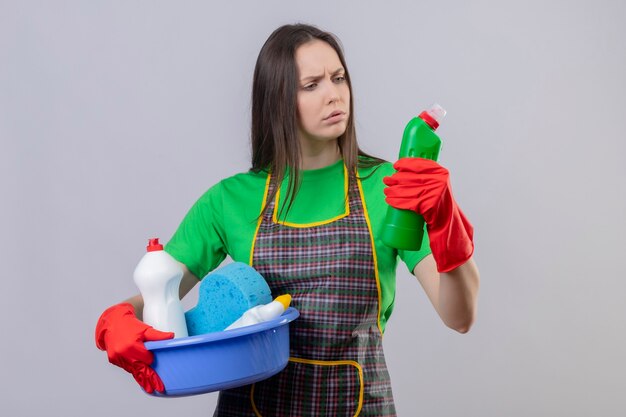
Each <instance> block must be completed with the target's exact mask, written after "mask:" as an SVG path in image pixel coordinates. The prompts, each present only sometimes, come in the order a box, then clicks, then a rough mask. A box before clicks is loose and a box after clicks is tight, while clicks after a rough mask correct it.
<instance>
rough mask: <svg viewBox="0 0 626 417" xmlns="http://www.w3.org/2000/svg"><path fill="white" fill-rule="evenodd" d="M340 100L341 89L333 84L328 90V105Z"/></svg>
mask: <svg viewBox="0 0 626 417" xmlns="http://www.w3.org/2000/svg"><path fill="white" fill-rule="evenodd" d="M339 98H340V95H339V88H337V86H336V85H334V84H331V85H330V87H329V89H328V104H331V103H334V102H336V101H339Z"/></svg>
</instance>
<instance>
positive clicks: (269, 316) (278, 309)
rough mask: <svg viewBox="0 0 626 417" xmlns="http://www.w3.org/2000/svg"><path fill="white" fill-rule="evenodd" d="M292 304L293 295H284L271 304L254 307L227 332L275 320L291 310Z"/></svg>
mask: <svg viewBox="0 0 626 417" xmlns="http://www.w3.org/2000/svg"><path fill="white" fill-rule="evenodd" d="M290 303H291V295H289V294H284V295H280V296H278V297H276V299H275V300H274V301H272V302H271V303H269V304H262V305H259V306H256V307H252V308H251V309H250V310H248V311H246V312H245V313H243V315H242V316H241V317H239V318H238V319H237V320H236V321H235V322H234V323H233V324H231V325H230V326H228V327H227V328H226V329H225V330H232V329H238V328H240V327H245V326H251V325H253V324H257V323H263V322H264V321H269V320H273V319H275V318H276V317H278V316H280V315H281V314H283V313H284V312H285V310H287V308H289V304H290Z"/></svg>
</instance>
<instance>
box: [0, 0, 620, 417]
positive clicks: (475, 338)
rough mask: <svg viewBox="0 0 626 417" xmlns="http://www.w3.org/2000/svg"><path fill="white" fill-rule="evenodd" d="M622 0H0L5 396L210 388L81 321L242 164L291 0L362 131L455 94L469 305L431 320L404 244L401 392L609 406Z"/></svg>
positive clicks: (445, 128) (390, 134) (115, 405)
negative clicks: (314, 31)
mask: <svg viewBox="0 0 626 417" xmlns="http://www.w3.org/2000/svg"><path fill="white" fill-rule="evenodd" d="M625 5H626V3H624V2H621V1H595V2H592V1H541V2H540V1H532V0H531V1H525V2H506V1H473V2H470V1H466V2H462V1H439V2H421V1H412V2H392V1H389V2H384V3H383V2H373V1H322V0H318V1H315V2H295V1H292V2H287V1H284V2H280V1H270V0H265V1H259V2H257V1H231V2H219V3H218V2H201V1H195V2H194V1H177V2H164V1H124V2H122V1H106V2H105V1H90V2H80V1H55V2H51V1H50V2H49V1H39V2H36V1H12V2H10V1H7V0H2V1H0V140H1V148H0V186H1V188H0V192H1V194H0V195H1V197H2V203H1V204H0V230H1V231H2V238H1V239H0V256H1V259H2V267H1V271H2V274H1V277H2V278H1V279H2V294H3V297H2V300H3V301H2V303H0V329H1V330H0V335H1V336H0V338H1V339H0V369H1V370H2V371H1V373H2V375H3V377H2V380H3V381H2V384H1V389H0V397H1V401H0V414H2V415H3V416H40V415H53V416H86V415H89V416H112V415H121V416H130V415H142V416H150V417H157V416H167V417H171V416H174V415H181V416H206V415H211V414H212V410H213V408H214V405H215V401H216V397H217V395H216V394H207V395H201V396H196V397H188V398H182V399H158V398H152V397H149V396H147V395H144V394H143V393H142V392H141V391H140V389H139V388H138V387H137V385H136V384H135V382H134V380H133V379H132V378H131V377H130V375H128V374H126V373H125V372H123V371H122V370H120V369H118V368H116V367H114V366H112V365H110V364H109V363H108V362H107V360H106V355H105V354H104V353H103V352H101V351H99V350H97V349H96V347H95V345H94V340H93V339H94V337H93V332H94V327H95V323H96V320H97V318H98V316H99V315H100V313H101V312H102V311H103V310H104V309H105V308H106V307H108V306H109V305H111V304H114V303H117V302H119V301H121V300H123V299H125V298H127V297H128V296H130V295H133V294H135V293H136V291H137V290H136V288H135V286H134V283H133V282H132V271H133V269H134V267H135V265H136V263H137V262H138V260H139V259H140V257H141V256H142V254H143V251H144V248H145V244H146V239H147V238H148V237H152V236H160V237H161V238H162V240H165V241H166V240H168V239H169V237H170V236H171V235H172V233H173V232H174V230H175V229H176V227H177V226H178V223H179V222H180V220H181V219H182V217H183V216H184V214H185V213H186V211H187V210H188V209H189V207H190V206H191V205H192V204H193V202H194V201H195V200H196V199H197V198H198V197H199V196H200V195H201V194H202V193H203V192H204V191H205V190H206V189H207V188H208V187H209V186H211V185H212V184H214V183H215V182H217V181H218V180H220V179H221V178H223V177H225V176H228V175H232V174H234V173H236V172H240V171H245V170H246V169H247V168H248V167H249V159H250V151H249V120H250V117H249V113H250V90H251V79H252V71H253V68H254V63H255V60H256V56H257V54H258V52H259V49H260V47H261V45H262V44H263V42H264V41H265V39H266V38H267V36H268V35H269V34H270V33H271V32H272V31H273V30H274V29H275V28H276V27H278V26H279V25H281V24H285V23H294V22H305V23H311V24H315V25H317V26H319V27H321V28H322V29H325V30H328V31H331V32H333V33H335V34H336V35H337V36H338V37H339V38H340V39H341V41H342V42H343V45H344V47H345V53H346V58H347V61H348V66H349V69H350V71H351V74H352V78H353V87H354V91H353V96H354V98H355V103H356V111H355V116H356V121H357V129H358V130H357V132H358V135H359V140H360V143H361V146H362V148H363V149H364V150H365V151H367V152H370V153H373V154H376V155H378V156H381V157H383V158H385V159H388V160H394V159H395V157H396V154H397V151H398V148H399V144H400V139H401V135H402V130H403V128H404V125H405V124H406V122H408V120H410V118H412V117H413V116H414V115H415V114H416V113H418V112H419V111H421V110H422V109H424V108H425V107H427V106H429V105H430V104H431V103H433V102H438V103H440V104H441V105H443V106H444V107H445V108H446V109H447V110H448V116H447V117H446V119H445V120H444V122H443V124H442V126H441V127H440V130H439V133H440V135H441V137H442V139H443V141H444V143H445V144H444V149H443V150H442V155H441V159H440V162H441V163H442V164H443V165H445V166H446V167H448V168H449V169H450V171H451V175H452V184H453V188H454V191H455V195H456V197H457V200H458V202H459V203H460V205H461V207H462V208H463V210H464V211H465V213H466V214H467V216H468V217H469V219H470V220H471V221H472V223H473V224H474V227H475V230H476V253H475V258H476V261H477V263H478V265H479V267H480V271H481V278H482V283H481V284H482V285H481V292H480V297H479V316H478V321H477V322H476V324H475V326H474V328H473V329H472V330H471V331H470V333H468V334H465V335H460V334H457V333H455V332H453V331H452V330H449V329H447V328H446V327H445V326H444V325H443V324H442V323H441V322H440V320H439V319H438V317H437V316H436V314H435V312H434V310H433V309H432V307H431V306H430V305H429V303H428V300H427V299H426V297H425V295H424V293H423V292H422V290H421V288H420V287H419V284H418V283H417V281H416V280H415V279H414V278H413V277H411V276H410V275H409V274H408V272H407V271H406V268H405V267H404V266H403V265H401V266H400V267H399V268H398V293H397V297H396V310H395V312H394V315H393V316H392V319H391V322H390V323H389V325H388V328H387V332H386V336H385V349H386V355H387V360H388V364H389V368H390V373H391V375H392V380H393V388H394V394H395V398H396V404H397V409H398V414H399V415H400V416H415V415H420V416H431V417H434V416H459V415H463V416H465V417H470V416H476V417H478V416H512V417H516V416H519V417H526V416H535V417H537V416H568V417H574V416H622V415H623V413H624V409H625V407H626V401H624V399H623V398H624V396H623V393H624V388H625V385H624V373H625V371H626V365H625V363H624V356H623V355H624V351H625V350H626V343H625V337H624V331H625V330H626V307H625V303H624V292H625V291H626V284H625V283H624V282H625V277H624V274H623V269H624V268H623V263H622V262H623V260H624V249H626V242H625V240H626V238H625V236H626V224H625V223H626V222H625V213H626V195H625V194H626V191H625V190H626V187H625V186H624V180H625V178H626V175H625V174H626V172H625V171H626V169H625V168H624V166H625V165H624V156H625V155H626V146H625V145H624V141H625V139H626V138H625V132H626V129H625V127H626V122H625V121H626V118H625V117H624V110H625V109H626V76H625V74H626V47H625V46H624V40H625V39H626V29H625V27H626V26H625V25H624V20H625V18H626V6H625ZM185 302H186V304H187V306H190V305H193V304H194V301H193V295H192V297H190V298H189V299H188V300H185Z"/></svg>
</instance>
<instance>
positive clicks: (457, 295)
mask: <svg viewBox="0 0 626 417" xmlns="http://www.w3.org/2000/svg"><path fill="white" fill-rule="evenodd" d="M479 282H480V277H479V273H478V268H477V267H476V264H475V263H474V260H473V259H472V258H470V259H469V260H468V261H467V262H465V263H464V264H463V265H461V266H459V267H457V268H455V269H453V270H451V271H449V272H443V273H441V274H440V279H439V294H438V303H437V304H438V313H439V316H440V317H441V319H442V320H443V322H444V323H445V324H446V325H447V326H448V327H450V328H452V329H454V330H456V331H458V332H460V333H467V332H468V331H469V329H470V327H471V326H472V324H473V323H474V319H475V317H476V305H477V298H478V287H479Z"/></svg>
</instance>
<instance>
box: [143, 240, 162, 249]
mask: <svg viewBox="0 0 626 417" xmlns="http://www.w3.org/2000/svg"><path fill="white" fill-rule="evenodd" d="M146 249H148V252H154V251H157V250H163V245H161V244H160V243H159V238H158V237H155V238H152V239H148V246H147V247H146Z"/></svg>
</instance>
